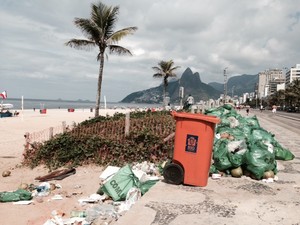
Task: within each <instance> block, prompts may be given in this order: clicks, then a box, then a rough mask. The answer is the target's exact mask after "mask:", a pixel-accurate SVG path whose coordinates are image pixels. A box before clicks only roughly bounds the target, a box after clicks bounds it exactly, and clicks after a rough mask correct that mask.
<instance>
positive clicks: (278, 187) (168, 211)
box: [115, 114, 300, 225]
mask: <svg viewBox="0 0 300 225" xmlns="http://www.w3.org/2000/svg"><path fill="white" fill-rule="evenodd" d="M257 115H258V118H259V122H260V125H261V126H262V127H263V128H264V129H266V130H267V131H269V132H271V133H273V134H275V138H276V140H277V141H279V143H280V144H281V145H283V146H284V147H287V148H288V149H290V150H291V151H292V152H293V154H294V155H295V156H296V158H295V159H294V160H292V161H278V160H277V163H278V170H279V172H278V174H277V176H278V178H279V180H278V181H277V182H274V183H264V182H262V181H256V180H253V179H251V178H249V177H244V176H243V177H242V178H232V177H222V178H221V179H220V180H212V179H211V178H209V180H208V185H207V186H206V187H192V186H186V185H170V184H166V183H164V182H163V181H160V182H158V183H157V184H156V185H155V186H154V187H152V188H151V189H150V191H149V192H148V193H146V194H145V195H144V196H143V197H142V199H141V200H139V201H138V202H137V203H136V204H135V205H134V206H133V207H132V209H130V211H128V212H127V213H126V214H125V215H124V216H122V217H121V218H120V219H119V220H118V221H117V222H116V223H115V224H119V225H123V224H124V225H125V224H131V225H139V224H142V225H167V224H170V225H182V224H184V225H192V224H193V225H195V224H206V225H208V224H209V225H213V224H216V225H220V224H222V225H223V224H230V225H235V224H239V225H240V224H243V225H247V224H251V225H252V224H272V225H277V224H278V225H279V224H280V225H282V224H284V225H296V224H300V213H299V212H300V211H299V208H300V138H299V137H300V135H299V134H297V133H295V132H292V131H290V130H288V129H285V128H282V127H280V126H278V125H276V124H274V123H272V121H270V120H268V119H266V118H264V117H262V116H259V114H257Z"/></svg>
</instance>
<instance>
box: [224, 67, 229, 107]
mask: <svg viewBox="0 0 300 225" xmlns="http://www.w3.org/2000/svg"><path fill="white" fill-rule="evenodd" d="M227 69H228V67H226V68H225V69H224V71H223V72H224V104H225V103H226V98H227V73H226V70H227Z"/></svg>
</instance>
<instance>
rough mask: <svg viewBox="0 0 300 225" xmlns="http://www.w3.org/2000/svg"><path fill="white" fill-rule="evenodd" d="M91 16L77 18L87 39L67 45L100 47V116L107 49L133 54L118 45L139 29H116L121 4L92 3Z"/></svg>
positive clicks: (96, 111) (96, 112)
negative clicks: (113, 5)
mask: <svg viewBox="0 0 300 225" xmlns="http://www.w3.org/2000/svg"><path fill="white" fill-rule="evenodd" d="M91 9H92V10H91V18H90V19H84V18H75V20H74V23H75V25H76V26H77V27H78V28H79V29H80V30H81V31H82V33H83V34H84V35H85V37H86V38H87V39H71V40H70V41H68V42H66V43H65V45H67V46H70V47H73V48H77V49H86V50H90V49H92V48H93V47H98V50H99V53H98V55H97V61H100V68H99V75H98V85H97V96H96V108H95V117H97V116H99V108H100V98H101V86H102V77H103V67H104V54H105V51H106V50H107V49H109V53H116V54H118V55H126V54H127V55H132V54H131V52H130V51H129V50H128V49H126V48H124V47H122V46H120V45H117V43H118V41H120V40H121V39H122V38H123V37H125V36H127V35H128V34H132V33H133V32H134V31H136V30H137V27H127V28H123V29H121V30H118V31H114V27H115V25H116V22H117V19H118V14H119V6H115V7H112V6H106V5H105V4H103V3H101V2H99V3H98V4H91Z"/></svg>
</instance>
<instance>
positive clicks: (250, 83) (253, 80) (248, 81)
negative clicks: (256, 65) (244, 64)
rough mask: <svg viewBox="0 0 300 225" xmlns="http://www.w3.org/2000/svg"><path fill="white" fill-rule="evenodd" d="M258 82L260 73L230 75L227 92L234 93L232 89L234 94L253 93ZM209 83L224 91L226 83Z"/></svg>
mask: <svg viewBox="0 0 300 225" xmlns="http://www.w3.org/2000/svg"><path fill="white" fill-rule="evenodd" d="M257 83H258V74H256V75H247V74H243V75H239V76H234V77H230V78H229V79H228V82H227V94H228V95H232V90H233V94H234V95H238V96H241V95H242V94H243V93H247V92H248V93H251V92H254V91H255V85H256V84H257ZM208 85H210V86H212V87H213V88H214V89H216V90H218V91H221V92H222V93H224V84H223V83H216V82H211V83H208Z"/></svg>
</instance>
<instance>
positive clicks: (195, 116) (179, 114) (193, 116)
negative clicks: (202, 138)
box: [172, 111, 221, 124]
mask: <svg viewBox="0 0 300 225" xmlns="http://www.w3.org/2000/svg"><path fill="white" fill-rule="evenodd" d="M172 116H173V117H174V118H175V119H176V117H177V118H186V119H193V120H202V121H207V122H210V123H215V124H218V123H220V122H221V120H220V118H218V117H216V116H208V115H203V114H193V113H185V112H175V111H173V112H172Z"/></svg>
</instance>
